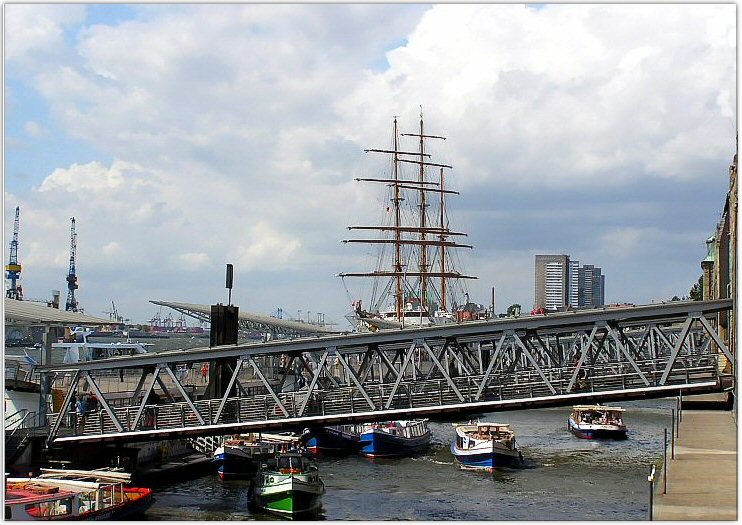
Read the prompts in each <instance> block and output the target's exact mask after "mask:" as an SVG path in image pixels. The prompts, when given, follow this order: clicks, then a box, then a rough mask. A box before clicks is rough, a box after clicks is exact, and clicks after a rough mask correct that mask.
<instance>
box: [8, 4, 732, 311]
mask: <svg viewBox="0 0 742 525" xmlns="http://www.w3.org/2000/svg"><path fill="white" fill-rule="evenodd" d="M21 7H24V6H15V5H13V6H7V9H6V14H7V18H6V26H7V28H8V32H7V40H6V58H7V59H8V68H7V70H6V71H7V74H8V75H9V76H10V77H12V78H13V79H16V80H18V79H20V80H22V81H23V82H25V83H26V84H27V85H28V86H29V88H30V89H33V90H35V91H36V92H37V93H38V94H39V95H40V96H41V97H42V98H43V100H44V101H45V102H46V103H47V104H48V108H47V109H48V110H49V113H50V115H51V118H52V119H53V120H54V122H55V124H58V125H59V126H60V127H61V129H63V130H64V133H65V137H69V138H73V139H76V140H78V141H81V142H82V143H85V144H88V145H90V146H91V147H93V148H94V149H95V150H96V151H100V152H103V154H101V155H100V156H98V157H95V158H94V159H91V157H90V156H89V155H88V156H85V157H82V158H80V159H73V160H67V161H65V162H64V163H60V165H58V166H57V167H56V169H54V170H50V173H48V174H47V176H46V177H45V178H44V180H43V181H40V182H39V181H37V182H36V183H35V191H29V190H28V188H24V189H23V191H17V190H16V188H13V189H12V191H13V193H12V194H10V193H6V196H5V202H6V235H7V233H8V228H9V227H8V220H7V219H8V216H9V215H10V213H11V212H10V210H11V209H14V207H15V205H16V204H17V203H19V202H20V203H21V206H22V223H23V225H24V226H23V233H22V235H23V238H24V244H22V248H21V253H22V255H23V257H25V258H26V259H25V262H24V264H28V265H29V266H28V273H27V274H25V275H29V276H33V275H34V272H38V273H36V274H35V275H36V277H34V282H36V283H44V286H46V287H48V286H47V285H46V283H47V282H48V283H52V282H57V281H58V277H59V276H60V275H61V276H63V275H64V271H65V266H66V263H67V261H66V259H67V258H68V243H69V231H68V230H69V222H68V221H69V217H72V216H75V217H76V218H77V220H78V230H79V232H78V233H79V235H78V239H79V256H80V264H79V268H80V272H82V273H86V274H87V275H88V276H90V278H91V279H93V280H92V282H91V280H88V282H90V283H91V284H92V285H94V286H95V285H100V287H101V288H103V287H110V288H111V289H112V290H114V291H115V292H116V293H117V294H120V295H122V296H124V295H127V294H128V295H127V297H129V299H128V300H129V301H130V303H129V304H130V305H131V307H130V308H131V309H134V307H135V306H134V305H135V304H138V303H137V301H140V302H141V301H142V300H143V295H148V296H149V298H158V297H159V298H162V297H166V298H182V299H183V300H192V301H195V302H207V301H208V300H209V298H210V297H212V295H210V294H212V292H213V290H218V289H221V288H222V287H223V280H222V278H223V263H224V262H233V263H234V264H235V270H236V271H237V274H238V275H239V274H240V273H242V277H243V281H242V282H249V283H250V294H249V297H251V298H253V299H252V300H253V301H254V302H252V303H250V304H251V307H253V308H255V309H259V310H263V311H267V310H269V309H271V308H274V307H275V306H276V304H275V303H276V302H277V301H278V299H277V298H276V295H277V294H278V293H279V292H280V291H284V292H285V293H289V294H290V297H291V300H295V301H297V302H300V303H299V304H297V306H298V307H307V306H309V304H310V303H312V302H314V301H316V302H322V301H326V305H325V306H322V308H324V309H325V310H326V311H329V310H328V309H329V308H335V316H336V317H337V315H338V313H340V309H341V308H340V307H339V306H336V305H337V304H338V303H341V304H344V303H345V298H344V297H343V296H342V290H341V287H340V285H339V284H338V283H337V282H336V281H333V277H332V276H334V275H335V274H336V273H337V272H339V271H343V270H349V269H354V268H352V266H353V264H355V263H357V262H358V260H359V255H358V251H357V250H354V248H351V247H348V246H343V245H341V244H340V243H339V242H338V241H339V240H340V239H342V238H344V237H345V236H346V231H345V229H344V228H345V226H346V225H349V224H352V223H356V224H363V223H373V222H374V220H375V219H376V218H377V216H378V214H379V210H382V209H383V206H384V205H385V203H384V202H383V201H382V197H381V196H380V194H379V193H377V192H376V191H375V190H376V189H377V188H371V187H368V186H363V185H360V184H357V183H353V182H352V179H353V177H357V176H361V175H365V176H372V175H374V174H378V171H377V168H380V165H377V164H375V162H376V161H375V160H373V159H370V158H368V157H367V156H364V154H363V148H364V147H375V146H380V147H384V146H387V145H388V138H389V135H390V125H391V118H390V117H391V116H392V115H395V114H397V115H400V117H401V118H400V122H401V123H402V126H403V131H410V130H411V128H414V126H415V125H416V123H417V118H418V113H419V105H420V104H422V106H423V111H424V114H425V116H426V125H427V126H428V129H429V131H430V132H431V133H434V134H444V135H446V136H447V137H448V140H447V141H446V142H445V143H444V144H443V145H442V148H441V150H440V152H441V153H443V158H441V159H440V160H442V161H444V162H446V163H450V164H453V166H454V170H453V173H452V174H451V178H450V181H451V184H452V185H453V187H455V188H456V189H459V190H461V192H462V195H461V197H460V198H459V199H458V200H456V199H452V200H451V210H452V217H453V218H454V222H455V223H456V224H457V225H459V226H460V229H463V230H466V231H472V232H474V233H475V234H476V235H477V236H476V237H475V238H473V239H472V242H473V243H474V244H475V245H476V246H477V251H475V252H474V255H473V259H472V262H471V267H472V268H474V269H475V270H478V271H480V272H481V275H480V277H481V278H482V279H481V280H480V281H478V282H477V283H473V285H472V286H473V287H474V288H475V290H476V292H477V297H478V300H479V301H480V302H481V301H484V299H483V298H484V297H488V290H489V285H490V283H491V282H493V281H502V282H508V283H518V284H517V286H516V285H514V284H513V285H511V284H505V285H503V286H502V287H501V288H502V289H503V294H504V296H501V297H500V299H498V303H499V302H500V300H502V302H503V303H507V304H509V303H510V302H521V303H522V304H523V303H525V301H524V300H523V299H522V296H523V295H525V294H530V293H531V290H530V289H529V288H530V286H529V285H527V280H528V279H530V277H529V276H530V275H531V274H532V269H528V268H526V269H524V268H525V267H526V265H528V261H529V260H531V258H532V255H533V253H535V250H536V249H537V248H540V247H543V246H545V245H548V246H553V247H554V249H555V250H556V251H559V252H562V251H566V252H569V251H570V250H572V251H577V250H581V251H582V253H583V254H585V256H586V257H591V258H592V259H591V260H587V261H586V262H588V263H594V264H597V265H601V264H603V265H604V267H607V266H608V263H607V262H606V261H608V260H609V259H613V258H615V259H617V260H618V259H620V260H622V261H625V262H626V264H627V265H628V264H629V262H630V258H629V257H624V255H625V254H629V253H632V254H637V253H643V252H645V251H646V248H647V246H648V244H651V243H652V242H655V241H656V240H657V238H658V236H657V235H655V234H652V233H651V232H652V231H653V230H651V228H657V230H656V231H657V232H662V235H665V238H671V239H673V240H674V241H675V242H677V243H678V245H681V246H682V247H683V248H684V249H687V247H688V246H692V245H693V242H694V240H693V235H695V234H696V233H697V232H696V230H697V229H698V227H697V226H696V227H690V226H686V225H685V223H686V221H695V222H696V223H701V222H702V221H707V222H710V223H712V222H713V219H714V217H713V213H714V212H713V211H712V212H709V211H708V208H709V207H711V208H714V207H718V205H720V204H718V202H717V200H718V195H716V194H714V193H713V192H714V191H717V190H719V191H721V192H722V195H723V192H724V191H726V180H725V176H726V164H727V163H728V161H729V158H730V157H731V155H732V152H733V150H734V134H735V118H734V115H735V114H736V98H735V93H736V85H735V78H736V70H735V53H736V42H735V33H736V27H735V11H734V10H735V7H734V6H733V5H666V4H665V5H647V6H644V5H623V6H622V5H577V4H575V5H567V4H551V5H547V6H545V7H543V8H541V9H537V10H536V9H530V8H528V7H526V6H523V5H514V4H512V5H486V4H478V5H452V4H450V5H449V4H441V5H434V6H432V7H431V6H423V5H302V6H299V5H236V4H233V5H222V6H218V7H215V6H205V5H204V6H200V5H187V6H178V7H177V8H170V7H169V6H162V8H157V9H154V8H153V9H150V10H146V16H140V17H137V16H134V15H132V17H131V18H128V19H125V20H122V21H120V22H115V23H108V24H106V23H96V24H94V25H93V24H88V23H85V22H84V21H83V20H84V18H83V17H84V14H85V9H84V6H82V7H80V8H79V9H78V8H77V7H75V8H74V9H72V10H70V12H69V13H67V12H65V10H67V9H68V8H69V7H70V6H39V5H34V6H28V7H27V8H24V9H21ZM73 7H74V6H73ZM57 8H59V9H57ZM12 17H15V18H12ZM34 20H38V27H34V24H32V21H34ZM11 21H15V22H14V23H11ZM65 34H67V38H66V39H65ZM55 49H57V51H56V52H55ZM23 121H24V122H35V123H36V124H38V126H39V129H50V126H49V125H48V124H47V123H46V122H44V121H43V120H41V119H37V118H36V117H35V116H34V117H31V116H29V117H27V118H24V119H23ZM32 128H33V126H32ZM32 128H27V129H26V132H28V133H29V134H32V133H33V129H32ZM14 154H18V155H20V154H22V151H21V150H18V151H16V152H15V153H14ZM106 159H108V160H106ZM111 159H112V160H111ZM671 188H673V189H676V190H677V191H676V192H675V193H673V194H672V195H670V193H672V192H671V191H670V189H671ZM6 189H7V188H6ZM683 191H685V192H686V193H685V194H682V192H683ZM689 194H690V195H701V194H702V195H703V197H704V199H706V200H705V201H704V202H705V203H706V208H702V207H701V206H699V205H696V206H695V207H690V206H687V205H686V204H688V203H687V202H686V201H684V200H683V199H684V198H687V195H689ZM683 195H686V197H683ZM714 199H717V200H714ZM616 201H622V202H621V203H620V204H617V203H616ZM680 202H682V203H683V205H682V206H681V205H680V204H678V203H680ZM681 209H682V210H683V213H685V215H687V216H688V218H683V217H678V216H675V215H673V213H676V214H677V213H679V211H678V210H681ZM701 213H704V214H705V215H701ZM693 214H696V215H693ZM691 215H692V216H691ZM10 222H11V223H12V220H11V221H10ZM547 226H548V227H547ZM519 232H527V235H525V234H523V233H519ZM647 232H650V233H647ZM704 235H705V234H704ZM702 236H703V235H702ZM37 239H44V240H45V242H39V241H38V240H37ZM112 239H115V240H112ZM479 254H481V255H479ZM575 255H576V256H578V257H580V258H581V259H582V258H584V257H583V256H582V255H580V254H579V253H575ZM479 257H482V258H484V259H486V260H487V263H483V262H482V259H478V258H479ZM659 257H665V259H662V260H663V261H664V262H665V263H666V262H667V261H669V260H672V261H677V260H678V258H679V257H680V255H677V254H674V255H673V256H672V257H673V259H669V257H670V256H669V255H659ZM691 263H692V264H690V263H688V268H687V269H684V270H682V271H683V272H684V273H683V275H682V277H680V278H678V277H676V279H677V280H683V279H685V278H686V276H687V277H688V278H690V274H691V273H693V272H695V271H696V266H697V264H696V263H695V262H694V261H691ZM513 267H517V268H519V269H520V270H519V271H520V273H519V274H518V275H517V276H515V274H513V275H514V276H513V277H512V278H511V277H510V276H509V272H513V271H514V270H512V268H513ZM626 267H628V266H626ZM174 269H183V270H195V269H198V270H199V272H200V273H199V274H198V275H197V276H196V275H194V273H193V272H189V271H183V272H180V271H173V270H174ZM613 270H614V275H615V274H617V273H618V271H619V267H616V268H614V269H613ZM24 271H25V266H24ZM44 272H46V273H44ZM42 274H43V278H42ZM321 276H327V280H325V277H321ZM609 278H610V277H609ZM44 279H46V280H44ZM297 283H299V284H297ZM627 283H628V284H627V286H622V287H620V289H621V290H622V291H625V292H626V293H627V294H629V295H631V294H636V295H637V296H640V295H641V291H640V288H641V287H640V286H639V285H638V284H636V285H635V284H632V281H631V280H630V279H627ZM648 284H651V283H648ZM632 286H633V287H634V288H631V287H632ZM333 287H334V288H333ZM524 287H525V289H524ZM91 288H93V286H91ZM91 288H88V290H81V291H80V292H81V297H85V294H88V293H89V294H93V293H97V294H98V295H99V296H102V295H104V292H93V291H92V290H91ZM617 288H618V287H617ZM609 289H610V287H609ZM129 290H135V291H136V292H134V291H132V292H129ZM328 290H329V292H328ZM519 294H520V297H519ZM88 297H90V296H88ZM258 297H259V298H260V299H259V300H258V299H255V298H258ZM616 299H620V297H616ZM99 300H100V302H101V304H103V303H105V304H107V303H108V300H110V297H108V298H106V299H105V300H103V299H99ZM301 302H303V303H304V304H301ZM118 303H119V301H118V300H117V304H118ZM125 304H126V303H123V302H122V307H125ZM327 304H329V305H335V306H327ZM507 304H506V305H505V306H507Z"/></svg>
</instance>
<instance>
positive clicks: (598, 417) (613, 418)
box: [578, 410, 623, 425]
mask: <svg viewBox="0 0 742 525" xmlns="http://www.w3.org/2000/svg"><path fill="white" fill-rule="evenodd" d="M578 416H579V418H578V421H582V422H583V423H588V424H590V423H592V424H596V425H621V424H623V421H622V419H621V412H619V411H617V410H616V411H613V410H605V411H603V410H588V411H585V412H582V413H580V414H578Z"/></svg>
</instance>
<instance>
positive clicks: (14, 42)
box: [4, 4, 85, 65]
mask: <svg viewBox="0 0 742 525" xmlns="http://www.w3.org/2000/svg"><path fill="white" fill-rule="evenodd" d="M4 13H5V58H6V60H8V61H13V62H15V63H17V64H19V63H22V62H24V61H26V62H34V61H36V60H39V59H42V58H46V59H50V58H53V57H57V56H59V52H60V49H61V48H63V47H65V39H64V30H65V28H67V27H69V26H72V25H75V24H79V23H80V22H82V21H83V20H84V18H85V6H83V5H74V4H71V5H54V4H33V5H32V4H12V5H8V6H6V9H5V10H4ZM27 65H30V64H27Z"/></svg>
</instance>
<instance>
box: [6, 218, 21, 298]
mask: <svg viewBox="0 0 742 525" xmlns="http://www.w3.org/2000/svg"><path fill="white" fill-rule="evenodd" d="M20 216H21V208H20V206H16V207H15V223H14V224H13V240H12V241H10V260H9V261H8V264H7V266H5V270H7V272H8V273H7V278H8V279H10V288H8V290H7V291H6V292H5V296H6V297H8V298H9V299H16V300H18V301H22V300H23V288H22V287H21V285H19V284H18V280H19V279H20V278H21V265H20V264H18V230H19V226H20Z"/></svg>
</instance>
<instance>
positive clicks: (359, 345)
mask: <svg viewBox="0 0 742 525" xmlns="http://www.w3.org/2000/svg"><path fill="white" fill-rule="evenodd" d="M729 308H731V302H730V301H722V302H719V301H716V302H701V303H693V304H691V303H688V304H671V305H661V306H647V307H637V308H633V309H621V310H620V311H619V310H616V311H601V312H587V313H575V314H573V315H563V316H554V317H546V318H529V319H524V320H508V321H505V322H499V321H495V322H486V323H472V324H462V325H455V326H443V327H435V328H426V329H414V330H398V331H389V332H380V333H378V334H372V335H367V334H356V335H352V336H347V337H328V338H317V339H307V340H299V341H287V342H273V343H266V344H258V345H244V346H240V345H235V346H225V347H217V348H214V349H193V350H189V351H184V352H163V353H162V354H148V355H143V356H135V357H132V358H119V359H112V360H105V361H103V362H92V363H84V364H82V365H79V367H77V368H61V367H60V368H58V369H50V370H49V372H51V373H53V374H55V376H56V378H57V380H56V381H55V384H60V382H61V384H62V385H63V386H62V388H63V389H64V388H66V389H67V394H66V396H65V399H64V401H63V402H62V404H61V405H59V406H60V407H64V408H61V409H62V410H65V408H66V407H69V406H70V404H71V400H72V399H73V397H74V393H75V392H78V393H79V392H80V391H81V388H82V392H86V391H90V392H91V394H92V393H94V394H95V395H96V397H97V398H98V399H99V400H100V401H101V403H100V407H101V409H102V410H100V411H98V412H95V413H92V414H85V415H84V417H77V418H60V417H59V416H58V415H57V416H54V417H52V422H53V424H52V428H51V430H50V437H51V439H52V440H55V439H57V438H60V439H78V438H85V439H87V438H90V439H95V440H103V439H118V437H121V438H122V439H135V438H136V435H137V434H139V433H143V434H144V435H148V436H154V435H159V436H165V435H173V434H176V433H178V432H180V431H183V432H186V434H187V435H197V434H202V435H205V434H207V433H209V432H212V433H219V432H220V431H223V432H229V431H230V430H234V431H238V430H240V429H242V430H249V429H251V428H261V425H263V426H271V425H274V424H275V425H294V424H295V425H299V424H307V423H312V422H313V423H314V424H319V422H320V421H324V422H334V423H343V422H350V421H353V420H367V421H370V420H378V419H380V418H381V419H383V418H391V417H393V416H394V414H400V415H402V414H404V415H406V416H407V415H410V414H413V413H418V414H426V413H433V412H440V411H455V410H470V411H471V410H484V409H485V408H490V409H494V408H496V407H516V406H525V405H528V404H534V403H538V404H542V405H543V404H552V405H555V404H568V403H570V402H578V401H579V399H580V398H593V399H605V400H609V399H618V398H621V397H626V396H627V395H628V396H633V397H636V396H638V395H645V394H652V395H662V393H663V392H674V391H677V390H686V391H687V390H689V389H690V390H694V391H712V390H719V389H721V388H722V386H723V385H727V384H728V383H729V381H733V379H734V377H735V376H734V362H735V359H734V354H733V352H732V351H731V350H730V349H729V348H728V346H727V345H726V343H725V342H724V340H723V339H722V337H721V336H720V335H719V333H718V332H717V330H716V328H714V326H715V325H714V317H713V315H716V313H718V312H719V311H724V310H725V309H729ZM215 360H216V361H217V364H216V365H214V366H215V367H218V368H215V369H216V370H218V374H217V375H215V376H213V377H211V378H210V379H211V380H212V383H213V384H212V385H211V387H210V388H209V389H206V383H207V381H206V380H205V378H204V376H203V375H199V374H198V371H200V365H201V363H206V362H212V363H213V362H214V361H215ZM49 368H51V367H49ZM187 368H190V369H191V371H193V370H194V369H195V370H196V372H195V373H188V371H187ZM204 370H206V367H204ZM65 375H67V376H69V381H66V380H65V379H63V378H64V376H65ZM117 375H118V377H117ZM64 385H66V386H64ZM81 385H82V387H81ZM207 390H208V392H209V393H211V394H212V395H213V392H214V390H218V391H220V392H221V394H220V395H219V396H218V397H216V398H215V399H201V397H202V396H204V395H206V391H207ZM328 424H329V423H328ZM60 427H61V428H60Z"/></svg>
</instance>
